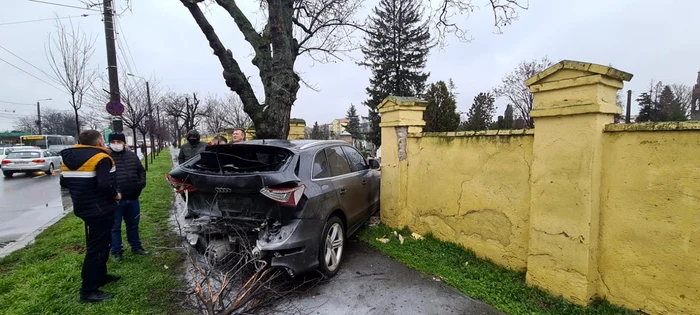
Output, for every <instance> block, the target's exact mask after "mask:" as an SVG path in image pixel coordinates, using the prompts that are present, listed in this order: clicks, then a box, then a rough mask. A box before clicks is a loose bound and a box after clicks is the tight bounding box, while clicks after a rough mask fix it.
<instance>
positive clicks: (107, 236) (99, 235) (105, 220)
mask: <svg viewBox="0 0 700 315" xmlns="http://www.w3.org/2000/svg"><path fill="white" fill-rule="evenodd" d="M83 221H85V243H86V245H87V246H86V250H85V260H84V261H83V271H82V273H81V275H82V277H83V286H82V287H81V288H80V294H89V293H91V292H95V291H97V289H99V287H100V286H101V285H102V283H103V281H104V278H105V276H106V275H107V260H109V249H110V247H111V246H112V245H111V244H112V226H113V225H114V214H110V215H108V216H102V217H97V218H84V219H83Z"/></svg>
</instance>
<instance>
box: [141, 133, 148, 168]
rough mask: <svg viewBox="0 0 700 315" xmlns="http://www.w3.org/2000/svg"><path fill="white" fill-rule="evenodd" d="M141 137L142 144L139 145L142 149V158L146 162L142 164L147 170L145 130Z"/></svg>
mask: <svg viewBox="0 0 700 315" xmlns="http://www.w3.org/2000/svg"><path fill="white" fill-rule="evenodd" d="M141 137H142V138H143V145H142V146H141V147H142V149H141V151H143V160H144V162H146V164H145V165H144V168H145V169H146V171H147V172H148V147H147V146H146V133H145V132H144V133H142V134H141Z"/></svg>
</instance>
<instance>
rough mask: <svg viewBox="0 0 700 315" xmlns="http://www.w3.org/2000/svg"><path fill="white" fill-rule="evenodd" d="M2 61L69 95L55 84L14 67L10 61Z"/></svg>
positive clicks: (0, 59)
mask: <svg viewBox="0 0 700 315" xmlns="http://www.w3.org/2000/svg"><path fill="white" fill-rule="evenodd" d="M0 61H3V62H5V63H6V64H8V65H10V66H12V67H14V68H16V69H17V70H19V71H22V72H24V73H26V74H28V75H30V76H32V77H34V78H35V79H37V80H39V81H41V82H44V83H46V85H48V86H50V87H52V88H54V89H57V90H60V91H61V92H63V93H66V94H68V92H66V91H65V90H64V89H61V88H59V87H56V86H55V85H53V84H51V83H49V82H46V81H44V80H42V79H41V78H39V77H37V76H35V75H33V74H31V73H29V72H27V71H25V70H24V69H22V68H20V67H18V66H15V65H13V64H12V63H10V62H9V61H7V60H5V59H2V58H0Z"/></svg>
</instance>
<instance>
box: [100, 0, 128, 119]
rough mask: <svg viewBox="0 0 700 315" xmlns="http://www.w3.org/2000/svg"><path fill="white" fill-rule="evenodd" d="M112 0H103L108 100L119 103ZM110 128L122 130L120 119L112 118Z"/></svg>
mask: <svg viewBox="0 0 700 315" xmlns="http://www.w3.org/2000/svg"><path fill="white" fill-rule="evenodd" d="M112 1H113V0H104V2H103V3H104V4H103V5H104V9H103V11H104V22H105V40H106V42H107V72H108V74H109V100H110V101H116V102H118V103H121V98H120V94H119V73H118V72H117V49H116V45H115V43H114V40H115V38H114V13H113V8H112ZM112 130H114V132H122V131H124V128H123V126H122V121H121V119H118V118H115V119H114V120H112Z"/></svg>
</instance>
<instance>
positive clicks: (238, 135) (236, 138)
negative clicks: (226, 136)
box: [231, 128, 245, 143]
mask: <svg viewBox="0 0 700 315" xmlns="http://www.w3.org/2000/svg"><path fill="white" fill-rule="evenodd" d="M243 141H245V130H244V129H243V128H236V129H233V137H232V138H231V143H238V142H243Z"/></svg>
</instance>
